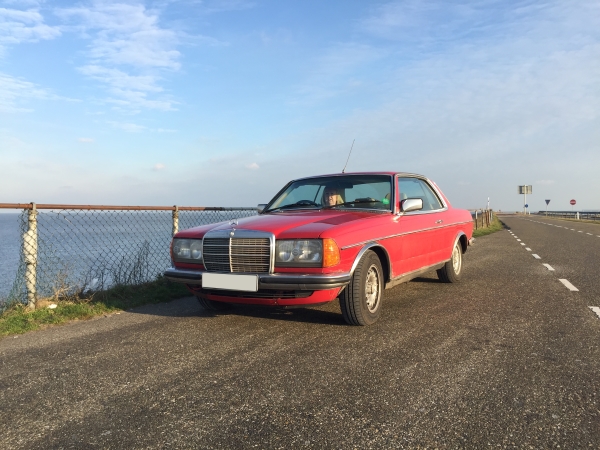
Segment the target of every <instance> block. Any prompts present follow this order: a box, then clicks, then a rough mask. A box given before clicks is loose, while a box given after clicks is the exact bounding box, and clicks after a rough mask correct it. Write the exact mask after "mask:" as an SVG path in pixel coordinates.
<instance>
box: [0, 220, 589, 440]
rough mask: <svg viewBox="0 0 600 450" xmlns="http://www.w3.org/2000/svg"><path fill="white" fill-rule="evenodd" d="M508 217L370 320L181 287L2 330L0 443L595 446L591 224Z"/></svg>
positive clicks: (390, 294)
mask: <svg viewBox="0 0 600 450" xmlns="http://www.w3.org/2000/svg"><path fill="white" fill-rule="evenodd" d="M504 220H505V222H506V224H507V226H508V227H510V231H508V230H507V231H502V232H498V233H495V234H493V235H490V236H486V237H483V238H480V239H478V240H477V242H476V244H475V246H473V247H471V248H470V249H469V251H468V252H467V254H466V255H465V259H464V264H465V266H464V275H463V281H462V282H461V283H459V284H452V285H451V284H443V283H439V282H438V281H437V279H436V277H435V276H434V275H433V274H432V276H430V277H424V278H419V279H417V280H414V281H412V282H410V283H406V284H403V285H400V286H397V287H395V288H393V289H391V290H389V291H387V292H386V294H387V295H386V298H385V304H384V311H383V315H382V318H381V319H380V320H379V322H377V323H376V324H375V325H373V326H371V327H351V326H347V325H345V324H344V322H343V319H342V317H341V314H340V313H339V308H338V305H337V303H331V304H329V305H326V306H324V307H320V308H316V309H297V310H288V311H274V310H270V309H260V308H237V309H235V310H234V311H233V312H230V313H227V314H222V315H210V314H207V313H206V312H204V311H202V310H201V309H200V307H199V306H198V305H197V303H196V302H195V301H194V299H191V298H190V299H182V300H179V301H175V302H172V303H169V304H162V305H156V306H150V307H144V308H139V309H136V310H133V311H130V312H124V313H121V314H114V315H110V316H108V317H104V318H99V319H95V320H91V321H86V322H76V323H72V324H69V325H67V326H63V327H56V328H50V329H47V330H43V331H40V332H34V333H29V334H26V335H23V336H19V337H17V338H13V337H10V338H4V339H2V340H0V448H2V449H15V448H27V449H29V448H35V449H38V448H39V449H42V448H43V449H59V448H64V449H71V448H119V449H120V448H123V449H125V448H127V449H130V448H131V449H133V448H161V449H162V448H222V449H230V448H285V449H288V448H319V449H321V448H343V449H346V448H361V449H363V448H386V449H387V448H478V449H479V448H488V447H489V448H535V449H547V448H559V447H560V448H567V449H574V448H594V449H596V448H599V447H600V399H599V393H600V381H599V380H600V376H599V375H598V374H600V318H599V317H598V316H597V315H596V314H595V313H594V312H593V311H592V310H591V309H590V306H600V294H599V293H600V285H599V283H600V281H598V278H599V277H597V276H596V273H597V272H598V267H600V265H599V264H598V263H599V261H598V259H599V256H598V255H599V254H600V252H599V250H600V238H599V237H597V235H600V226H597V225H585V224H577V226H569V229H564V228H558V227H556V226H551V225H544V224H542V223H537V222H539V221H542V219H538V218H535V217H532V218H531V220H533V221H530V219H529V218H524V217H521V218H516V217H507V218H506V219H504ZM536 221H537V222H536ZM545 221H546V222H548V223H553V224H559V225H563V224H564V223H566V224H571V222H563V221H558V220H545ZM570 228H575V229H576V230H575V231H571V230H570ZM579 230H581V231H583V232H582V233H578V231H579ZM511 232H512V233H513V234H516V235H517V237H516V238H515V237H513V234H511ZM588 232H590V233H593V232H595V233H593V234H592V235H588V234H586V233H588ZM518 239H521V241H520V242H519V241H518ZM521 243H525V244H526V245H520V244H521ZM526 248H530V249H531V251H528V250H526ZM534 253H535V254H537V255H538V256H540V258H541V259H539V260H538V259H536V258H534V257H533V256H532V255H533V254H534ZM543 264H550V265H551V267H552V268H554V269H555V270H554V271H550V270H549V269H548V268H547V267H546V266H544V265H543ZM559 279H567V280H568V281H570V282H571V283H572V285H574V286H575V287H576V288H578V289H579V290H578V291H571V290H569V289H568V288H567V287H566V286H565V285H564V284H563V283H562V282H560V281H559Z"/></svg>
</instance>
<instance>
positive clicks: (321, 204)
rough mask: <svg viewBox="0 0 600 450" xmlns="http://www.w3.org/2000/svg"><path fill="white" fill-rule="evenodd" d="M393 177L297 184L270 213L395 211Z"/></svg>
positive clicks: (325, 179)
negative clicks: (291, 210)
mask: <svg viewBox="0 0 600 450" xmlns="http://www.w3.org/2000/svg"><path fill="white" fill-rule="evenodd" d="M391 179H392V177H390V176H389V175H343V176H332V177H319V178H308V179H304V180H298V181H295V182H293V183H292V184H291V185H289V186H288V187H287V189H285V191H283V192H282V193H281V194H279V195H278V196H277V197H275V198H274V199H273V200H272V201H271V203H270V204H269V207H268V209H267V210H266V211H280V210H290V209H329V208H331V209H376V210H386V211H390V210H391V205H392V198H391V196H392V194H391Z"/></svg>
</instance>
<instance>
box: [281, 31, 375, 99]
mask: <svg viewBox="0 0 600 450" xmlns="http://www.w3.org/2000/svg"><path fill="white" fill-rule="evenodd" d="M385 54H386V51H385V50H383V49H379V48H375V47H372V46H369V45H366V44H360V43H338V44H334V45H332V46H330V47H329V48H328V49H327V50H326V51H325V53H324V54H323V55H321V56H320V57H319V58H318V59H317V61H316V62H315V64H314V69H312V70H311V72H310V73H309V74H308V76H307V79H306V80H305V81H304V82H303V83H302V84H301V85H299V86H297V88H296V92H295V96H294V99H293V103H296V104H313V103H316V102H319V101H322V100H326V99H329V98H331V97H335V96H337V95H340V94H343V93H347V92H348V91H351V90H353V89H355V88H356V87H357V86H360V84H361V83H360V81H359V80H358V79H357V78H356V77H357V72H358V71H359V70H360V68H362V67H364V66H365V65H367V64H369V63H372V62H373V61H376V60H378V59H380V58H382V57H383V56H384V55H385Z"/></svg>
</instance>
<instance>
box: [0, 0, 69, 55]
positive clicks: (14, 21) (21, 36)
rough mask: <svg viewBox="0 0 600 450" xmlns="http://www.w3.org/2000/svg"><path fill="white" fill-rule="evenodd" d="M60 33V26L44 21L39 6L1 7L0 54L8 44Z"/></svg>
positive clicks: (44, 38)
mask: <svg viewBox="0 0 600 450" xmlns="http://www.w3.org/2000/svg"><path fill="white" fill-rule="evenodd" d="M60 34H61V32H60V29H59V28H58V27H53V26H49V25H46V24H45V23H44V17H43V16H42V15H41V14H40V12H39V9H38V8H35V7H34V8H31V9H27V10H22V9H9V8H0V54H2V52H3V51H4V49H5V47H6V46H8V45H15V44H20V43H23V42H38V41H40V40H47V39H54V38H55V37H58V36H60Z"/></svg>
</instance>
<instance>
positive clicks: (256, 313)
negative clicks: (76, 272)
mask: <svg viewBox="0 0 600 450" xmlns="http://www.w3.org/2000/svg"><path fill="white" fill-rule="evenodd" d="M332 303H333V302H332ZM335 304H337V302H335ZM334 308H335V306H334V305H331V304H326V305H323V306H316V307H312V308H310V307H309V308H283V307H273V306H254V305H232V306H231V308H230V309H226V310H223V311H208V310H205V309H204V308H202V306H200V304H199V303H198V300H197V299H196V297H185V298H181V299H178V300H173V301H171V302H168V303H156V304H151V305H144V306H139V307H137V308H133V309H130V310H128V311H127V312H129V313H132V314H144V315H153V316H161V317H194V316H196V317H199V318H202V319H214V318H216V317H222V316H243V317H251V318H258V319H272V320H280V321H281V320H283V321H288V322H302V323H314V324H326V325H341V326H342V325H343V326H345V325H346V322H345V321H344V319H343V317H342V314H341V312H339V310H338V311H337V312H336V311H330V310H329V309H334Z"/></svg>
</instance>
